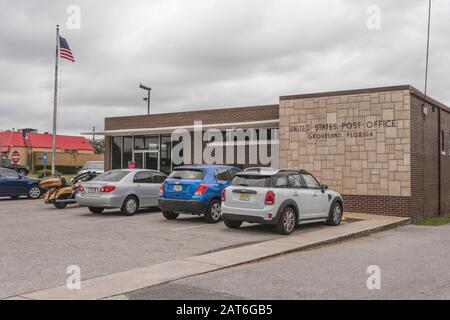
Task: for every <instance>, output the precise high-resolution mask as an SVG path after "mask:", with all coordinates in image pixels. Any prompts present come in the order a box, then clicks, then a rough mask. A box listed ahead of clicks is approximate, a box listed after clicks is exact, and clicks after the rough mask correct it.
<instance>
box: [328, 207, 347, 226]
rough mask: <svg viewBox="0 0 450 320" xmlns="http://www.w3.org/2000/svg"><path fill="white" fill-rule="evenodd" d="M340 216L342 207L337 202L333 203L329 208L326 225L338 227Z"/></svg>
mask: <svg viewBox="0 0 450 320" xmlns="http://www.w3.org/2000/svg"><path fill="white" fill-rule="evenodd" d="M342 214H343V211H342V205H341V204H340V203H339V202H335V203H334V204H333V205H332V206H331V208H330V213H329V215H328V219H327V224H328V225H329V226H337V225H339V224H340V223H341V220H342Z"/></svg>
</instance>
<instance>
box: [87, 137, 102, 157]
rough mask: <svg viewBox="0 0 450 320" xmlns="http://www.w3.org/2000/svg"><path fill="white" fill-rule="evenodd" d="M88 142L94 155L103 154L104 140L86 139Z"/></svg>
mask: <svg viewBox="0 0 450 320" xmlns="http://www.w3.org/2000/svg"><path fill="white" fill-rule="evenodd" d="M88 141H89V142H90V143H91V144H92V146H93V147H94V153H95V154H103V151H104V150H105V139H102V138H99V139H95V141H92V139H89V138H88Z"/></svg>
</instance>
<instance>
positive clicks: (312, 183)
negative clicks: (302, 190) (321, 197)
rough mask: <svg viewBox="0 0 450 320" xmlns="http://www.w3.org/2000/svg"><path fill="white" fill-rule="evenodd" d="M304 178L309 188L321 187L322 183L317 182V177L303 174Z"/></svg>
mask: <svg viewBox="0 0 450 320" xmlns="http://www.w3.org/2000/svg"><path fill="white" fill-rule="evenodd" d="M302 178H303V181H304V182H305V184H306V187H307V188H310V189H320V184H319V183H318V182H317V180H316V178H314V177H313V176H312V175H310V174H302Z"/></svg>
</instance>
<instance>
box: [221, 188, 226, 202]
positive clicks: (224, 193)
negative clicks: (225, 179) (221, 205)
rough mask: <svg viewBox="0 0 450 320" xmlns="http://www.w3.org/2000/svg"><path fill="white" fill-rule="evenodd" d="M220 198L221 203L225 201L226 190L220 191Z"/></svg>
mask: <svg viewBox="0 0 450 320" xmlns="http://www.w3.org/2000/svg"><path fill="white" fill-rule="evenodd" d="M221 198H222V201H225V199H226V198H227V190H226V189H223V190H222V195H221Z"/></svg>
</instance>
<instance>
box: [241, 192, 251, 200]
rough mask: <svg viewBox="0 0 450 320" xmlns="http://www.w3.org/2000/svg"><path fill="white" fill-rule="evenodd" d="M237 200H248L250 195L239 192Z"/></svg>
mask: <svg viewBox="0 0 450 320" xmlns="http://www.w3.org/2000/svg"><path fill="white" fill-rule="evenodd" d="M239 200H243V201H248V200H250V195H249V194H248V193H240V194H239Z"/></svg>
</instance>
